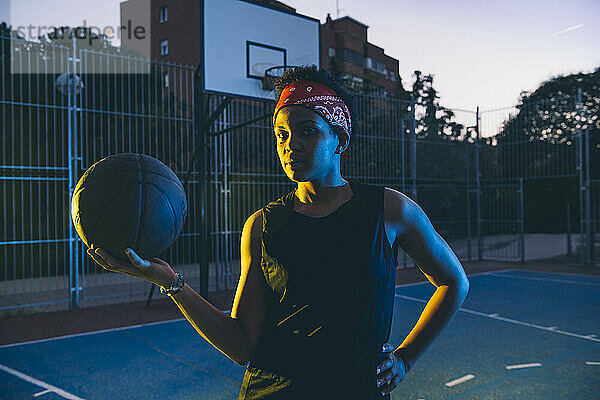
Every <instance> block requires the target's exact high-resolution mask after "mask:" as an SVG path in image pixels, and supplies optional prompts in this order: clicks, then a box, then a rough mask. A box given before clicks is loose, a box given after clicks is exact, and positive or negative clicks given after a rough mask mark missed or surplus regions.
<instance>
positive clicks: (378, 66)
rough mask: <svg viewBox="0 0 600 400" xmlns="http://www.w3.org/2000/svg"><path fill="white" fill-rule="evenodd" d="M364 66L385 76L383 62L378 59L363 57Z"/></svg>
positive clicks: (385, 71) (385, 70)
mask: <svg viewBox="0 0 600 400" xmlns="http://www.w3.org/2000/svg"><path fill="white" fill-rule="evenodd" d="M365 67H366V68H369V69H372V70H373V71H376V72H379V73H380V74H384V75H386V76H387V69H386V68H385V64H384V63H382V62H380V61H377V60H374V59H372V58H371V57H368V58H366V59H365Z"/></svg>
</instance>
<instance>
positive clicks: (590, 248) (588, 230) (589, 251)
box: [577, 88, 594, 266]
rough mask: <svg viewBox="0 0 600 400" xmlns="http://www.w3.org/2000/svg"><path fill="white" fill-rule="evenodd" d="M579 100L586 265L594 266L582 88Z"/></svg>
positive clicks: (589, 162)
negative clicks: (583, 169)
mask: <svg viewBox="0 0 600 400" xmlns="http://www.w3.org/2000/svg"><path fill="white" fill-rule="evenodd" d="M577 101H578V102H579V104H580V108H579V115H580V118H579V121H580V124H581V125H582V126H581V130H582V133H583V134H584V144H585V158H584V166H585V220H586V232H585V233H586V244H585V249H586V252H585V253H586V263H585V265H588V266H592V265H593V248H594V237H593V234H592V212H591V206H592V200H591V192H592V186H591V183H590V164H591V160H590V134H589V128H588V119H587V115H586V111H585V109H584V107H583V99H582V91H581V88H579V89H577Z"/></svg>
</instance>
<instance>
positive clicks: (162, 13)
mask: <svg viewBox="0 0 600 400" xmlns="http://www.w3.org/2000/svg"><path fill="white" fill-rule="evenodd" d="M167 16H168V10H167V6H161V7H160V9H159V12H158V20H159V22H160V23H163V22H167Z"/></svg>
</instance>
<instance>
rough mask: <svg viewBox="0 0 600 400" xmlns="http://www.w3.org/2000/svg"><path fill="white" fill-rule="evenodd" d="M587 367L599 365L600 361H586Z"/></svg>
mask: <svg viewBox="0 0 600 400" xmlns="http://www.w3.org/2000/svg"><path fill="white" fill-rule="evenodd" d="M585 363H586V364H587V365H600V361H586V362H585Z"/></svg>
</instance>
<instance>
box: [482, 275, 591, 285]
mask: <svg viewBox="0 0 600 400" xmlns="http://www.w3.org/2000/svg"><path fill="white" fill-rule="evenodd" d="M490 275H493V276H498V277H501V278H509V279H525V280H530V281H545V282H557V283H572V284H576V285H586V286H597V287H600V284H598V283H592V282H580V281H570V280H566V279H554V278H533V277H529V276H515V275H507V274H497V273H491V274H490Z"/></svg>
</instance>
